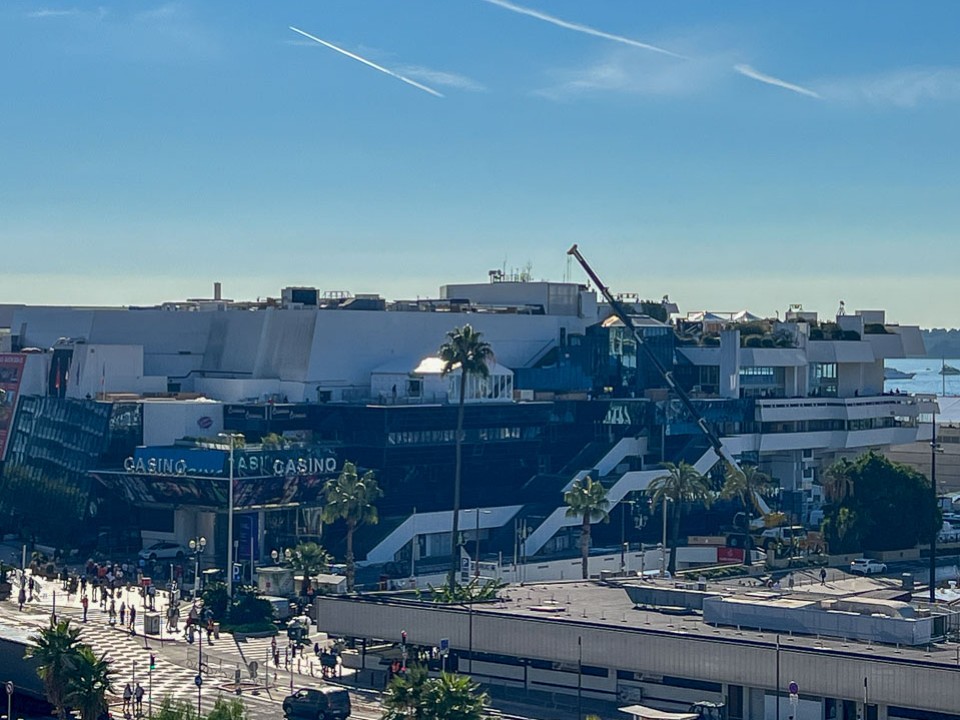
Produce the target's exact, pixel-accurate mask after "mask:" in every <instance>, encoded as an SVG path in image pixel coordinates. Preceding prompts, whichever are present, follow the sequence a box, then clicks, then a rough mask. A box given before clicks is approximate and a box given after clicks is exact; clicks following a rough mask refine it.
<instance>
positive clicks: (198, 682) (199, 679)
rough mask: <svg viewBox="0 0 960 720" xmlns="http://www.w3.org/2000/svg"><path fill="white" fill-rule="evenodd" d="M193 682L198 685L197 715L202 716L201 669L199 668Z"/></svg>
mask: <svg viewBox="0 0 960 720" xmlns="http://www.w3.org/2000/svg"><path fill="white" fill-rule="evenodd" d="M198 665H199V663H198ZM193 682H194V684H195V685H196V686H197V717H200V688H201V687H202V686H203V676H202V675H201V674H200V671H199V670H197V676H196V677H195V678H194V679H193Z"/></svg>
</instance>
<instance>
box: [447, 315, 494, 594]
mask: <svg viewBox="0 0 960 720" xmlns="http://www.w3.org/2000/svg"><path fill="white" fill-rule="evenodd" d="M482 335H483V333H480V332H477V331H476V330H474V329H473V327H471V326H470V324H469V323H468V324H466V325H464V326H463V327H462V328H454V329H453V330H451V331H450V332H448V333H447V341H446V342H445V343H443V345H441V346H440V352H439V355H440V359H441V360H442V361H443V370H442V374H443V375H447V374H449V373H451V372H453V371H454V370H456V369H457V368H459V369H460V396H459V398H458V399H457V436H456V453H457V455H456V465H455V469H454V475H453V529H452V530H451V533H450V543H451V548H450V573H449V577H448V579H447V584H448V585H449V586H450V587H451V588H452V587H453V585H454V583H455V582H456V578H457V569H458V567H459V566H460V552H459V551H460V544H459V538H460V473H461V465H462V450H463V448H462V445H463V403H464V400H465V399H466V395H467V376H469V375H477V376H479V377H482V378H485V377H488V376H489V375H490V364H491V363H492V362H493V349H492V348H491V347H490V345H489V344H488V343H487V342H486V341H485V340H483V339H482Z"/></svg>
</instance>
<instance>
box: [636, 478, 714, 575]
mask: <svg viewBox="0 0 960 720" xmlns="http://www.w3.org/2000/svg"><path fill="white" fill-rule="evenodd" d="M663 468H664V470H666V471H667V474H666V475H661V476H660V477H657V478H654V479H653V480H651V481H650V485H649V488H648V490H649V492H650V493H651V496H652V498H653V505H654V507H656V506H658V505H662V504H663V502H664V500H666V501H667V502H668V503H669V504H670V509H669V510H668V513H669V516H670V518H669V519H670V522H671V531H670V539H669V541H668V545H669V547H670V565H669V567H668V568H667V569H668V570H669V571H670V574H671V575H673V574H675V573H676V572H677V552H676V550H677V546H678V545H679V543H680V518H681V517H682V516H683V511H684V509H686V506H687V505H689V504H690V503H703V504H704V505H709V504H710V500H711V499H712V494H711V491H710V483H709V482H708V481H707V478H705V477H704V476H703V475H702V474H700V473H699V472H698V471H697V469H696V468H695V467H694V466H693V465H689V464H687V463H685V462H681V463H680V464H679V465H674V464H673V463H663Z"/></svg>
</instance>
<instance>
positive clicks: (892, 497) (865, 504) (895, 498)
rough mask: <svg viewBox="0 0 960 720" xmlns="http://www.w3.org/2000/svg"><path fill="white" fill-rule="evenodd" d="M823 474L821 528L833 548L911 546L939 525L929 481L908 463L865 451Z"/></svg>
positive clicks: (871, 549)
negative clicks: (825, 497) (824, 497)
mask: <svg viewBox="0 0 960 720" xmlns="http://www.w3.org/2000/svg"><path fill="white" fill-rule="evenodd" d="M825 475H826V476H827V483H826V484H825V485H824V490H825V491H826V490H827V488H828V487H829V488H830V491H829V492H828V497H829V498H830V500H831V502H830V504H829V505H827V506H826V508H825V516H824V520H823V533H824V537H825V538H826V540H827V542H828V543H829V545H830V549H831V550H832V551H833V552H847V553H849V552H863V551H884V550H902V549H904V548H911V547H914V546H916V545H917V543H919V542H921V541H926V540H927V538H929V537H930V536H931V535H932V534H933V533H934V532H936V531H937V530H938V529H939V528H940V523H941V521H942V520H941V516H940V510H939V509H938V508H937V504H936V502H935V501H934V499H933V497H932V496H931V493H930V481H929V480H928V479H927V478H925V477H924V476H923V475H922V474H920V473H919V472H917V471H916V470H914V469H913V468H910V467H907V466H905V465H901V464H899V463H895V462H891V461H890V460H888V459H887V458H885V457H884V456H883V455H880V454H879V453H876V452H873V451H870V452H868V453H865V454H863V455H861V456H860V457H858V458H857V459H856V460H854V461H852V462H851V461H849V460H846V461H840V462H839V463H836V464H835V465H834V466H832V467H831V468H830V470H829V471H828V472H827V473H825Z"/></svg>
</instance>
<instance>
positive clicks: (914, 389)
mask: <svg viewBox="0 0 960 720" xmlns="http://www.w3.org/2000/svg"><path fill="white" fill-rule="evenodd" d="M941 362H946V364H947V365H952V366H953V367H955V368H960V360H951V359H949V358H948V359H946V360H945V361H941V360H940V358H921V359H919V360H887V362H886V365H887V367H888V368H896V369H897V370H902V371H903V372H915V373H916V375H914V376H913V378H912V379H910V380H887V381H886V382H885V383H884V389H885V390H886V391H887V392H892V391H894V390H897V389H899V390H900V392H905V393H935V394H937V395H945V396H951V395H955V396H956V395H960V375H947V376H943V375H941V374H940V365H941Z"/></svg>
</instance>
